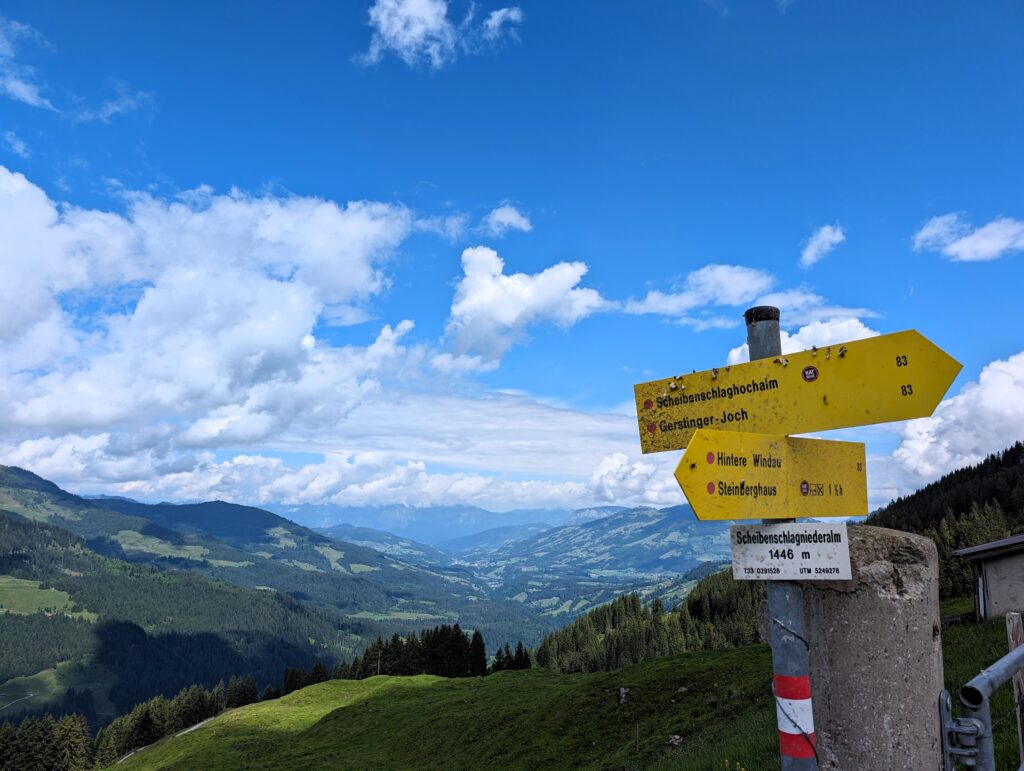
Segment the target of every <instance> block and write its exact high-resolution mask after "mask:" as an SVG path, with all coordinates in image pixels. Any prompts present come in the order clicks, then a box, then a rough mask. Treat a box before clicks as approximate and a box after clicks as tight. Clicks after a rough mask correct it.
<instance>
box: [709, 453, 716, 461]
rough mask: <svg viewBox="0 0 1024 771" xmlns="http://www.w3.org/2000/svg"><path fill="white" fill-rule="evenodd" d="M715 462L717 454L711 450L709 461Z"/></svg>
mask: <svg viewBox="0 0 1024 771" xmlns="http://www.w3.org/2000/svg"><path fill="white" fill-rule="evenodd" d="M714 462H715V454H714V453H713V452H709V453H708V463H714Z"/></svg>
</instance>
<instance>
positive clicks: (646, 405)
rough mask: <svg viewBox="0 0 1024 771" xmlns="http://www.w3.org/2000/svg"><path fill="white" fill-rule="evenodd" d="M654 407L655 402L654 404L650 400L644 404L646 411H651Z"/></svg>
mask: <svg viewBox="0 0 1024 771" xmlns="http://www.w3.org/2000/svg"><path fill="white" fill-rule="evenodd" d="M653 406H654V402H652V401H651V400H650V399H648V400H647V401H645V402H644V409H645V410H649V409H650V408H651V407H653Z"/></svg>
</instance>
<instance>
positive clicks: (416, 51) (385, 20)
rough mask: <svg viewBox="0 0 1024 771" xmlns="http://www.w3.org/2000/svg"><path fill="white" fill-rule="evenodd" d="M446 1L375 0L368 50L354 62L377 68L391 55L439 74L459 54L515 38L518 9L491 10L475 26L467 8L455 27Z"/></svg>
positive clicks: (520, 19) (371, 10)
mask: <svg viewBox="0 0 1024 771" xmlns="http://www.w3.org/2000/svg"><path fill="white" fill-rule="evenodd" d="M448 10H449V8H448V2H447V0H376V2H375V3H374V4H373V6H372V7H371V8H370V11H369V15H370V28H371V29H372V30H373V34H372V37H371V38H370V48H369V50H368V51H367V52H366V53H365V54H362V55H361V56H359V57H357V61H360V62H361V63H363V64H377V63H378V62H380V61H381V60H382V59H383V58H384V57H385V56H386V55H387V54H389V53H390V54H394V55H395V56H397V57H398V58H399V59H401V60H402V61H403V62H405V63H406V64H408V65H409V66H410V67H417V66H420V65H426V66H428V67H430V68H431V69H435V70H439V69H442V68H443V67H446V66H448V65H449V64H452V63H453V62H454V61H455V60H456V59H457V58H458V57H459V54H460V53H467V54H469V53H477V52H479V51H481V50H484V49H485V48H489V47H493V46H494V45H496V44H497V43H499V42H500V41H502V40H504V39H506V38H510V39H515V38H516V37H517V34H518V28H519V25H520V24H522V22H523V12H522V9H520V8H519V7H518V6H512V7H508V8H499V9H498V10H496V11H492V12H491V13H490V14H488V15H487V17H486V18H485V19H484V20H483V22H481V23H477V21H476V19H475V18H474V12H473V9H472V8H470V11H469V13H468V14H467V15H466V17H465V18H464V19H463V20H462V21H461V22H458V23H455V22H453V21H452V20H451V19H450V18H449V16H448Z"/></svg>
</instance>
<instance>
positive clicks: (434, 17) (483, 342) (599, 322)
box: [0, 0, 1024, 509]
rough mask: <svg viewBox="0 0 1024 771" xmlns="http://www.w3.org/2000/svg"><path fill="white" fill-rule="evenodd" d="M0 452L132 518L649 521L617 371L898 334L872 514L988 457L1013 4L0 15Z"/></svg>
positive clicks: (625, 379)
mask: <svg viewBox="0 0 1024 771" xmlns="http://www.w3.org/2000/svg"><path fill="white" fill-rule="evenodd" d="M0 17H2V21H0V25H2V26H0V166H2V167H3V171H2V173H0V226H2V227H0V270H2V276H3V278H4V281H3V284H4V285H5V289H6V291H5V290H4V289H0V300H2V301H3V302H4V304H5V305H6V307H7V308H8V309H9V310H10V312H11V315H10V316H9V318H8V323H6V324H3V325H0V359H2V360H3V361H2V363H0V378H2V380H0V396H3V397H4V398H5V400H6V401H7V402H8V403H9V404H11V405H12V409H11V410H10V411H9V414H8V415H7V416H5V417H4V418H0V462H7V463H16V464H18V465H24V466H27V467H29V468H32V469H33V470H36V471H38V472H39V473H41V474H44V475H45V476H48V477H50V478H53V479H55V480H57V481H59V482H61V483H63V484H66V485H68V486H70V487H72V488H73V489H76V490H82V491H90V492H101V491H102V492H117V493H124V494H130V495H135V496H138V497H141V498H169V499H178V500H185V499H193V498H209V497H221V498H228V499H232V500H238V501H244V502H251V503H260V502H263V503H269V502H288V503H298V502H315V503H320V502H325V501H333V502H337V503H359V504H362V503H391V502H405V503H411V504H416V505H426V504H429V503H474V504H478V505H483V506H487V507H491V508H496V509H508V508H516V507H520V506H530V507H535V506H573V505H589V504H591V503H606V502H619V503H641V502H647V503H656V504H670V503H676V502H680V501H681V493H680V492H679V490H678V488H677V487H676V486H675V482H674V480H673V479H672V478H671V473H670V472H671V468H672V466H673V465H674V463H675V462H676V459H675V458H674V457H668V456H669V455H672V454H662V455H659V456H641V455H640V453H639V446H638V441H637V439H636V428H635V422H634V419H633V417H632V415H631V413H630V409H631V408H630V401H631V397H632V385H633V383H634V382H637V381H640V380H647V379H651V378H654V377H661V376H667V375H671V374H673V373H675V372H677V371H683V370H687V369H704V368H708V367H711V366H715V365H718V364H720V363H723V362H725V361H726V360H727V359H728V358H729V357H730V356H731V357H732V358H733V360H736V359H737V358H738V357H740V356H742V353H741V352H739V351H735V350H734V349H736V348H737V347H738V346H740V345H741V344H742V342H743V339H744V330H743V327H742V323H741V319H740V314H741V313H742V311H743V310H744V308H746V307H747V306H748V305H750V304H753V303H755V302H759V301H769V302H775V303H777V304H779V305H780V307H782V312H783V322H784V326H785V327H786V329H787V333H788V340H787V344H788V345H790V347H792V348H794V349H796V348H800V347H806V346H809V345H811V344H815V343H821V342H823V341H831V342H839V341H842V340H845V339H852V338H853V337H860V336H864V335H867V334H872V333H878V332H881V333H884V332H891V331H897V330H901V329H907V328H917V329H919V330H920V331H922V332H923V333H924V334H925V335H926V336H928V337H929V338H930V339H932V340H933V341H934V342H936V343H937V344H939V345H940V346H941V347H943V348H945V349H946V350H947V351H949V352H950V353H951V354H952V355H953V356H955V357H956V358H958V359H959V360H960V361H961V362H963V364H964V369H963V371H962V373H961V375H960V377H959V378H958V380H957V382H956V383H955V384H954V386H953V388H952V389H951V390H950V393H949V396H950V401H949V402H947V403H946V404H944V405H943V407H941V408H940V410H939V411H938V412H937V413H936V416H935V417H934V418H932V419H929V420H926V421H916V422H912V423H910V424H901V425H891V426H886V427H877V428H871V429H862V430H855V431H846V432H836V433H835V436H836V438H840V437H842V438H850V439H858V440H861V441H866V442H867V443H868V451H869V454H870V456H871V458H872V462H871V463H872V465H871V466H870V467H869V470H870V472H871V473H870V475H869V484H870V487H871V498H872V502H873V503H875V504H878V503H882V502H884V501H885V500H888V498H890V497H891V496H893V495H895V494H899V493H903V492H908V491H910V490H913V489H915V488H916V487H917V486H919V485H920V484H922V483H923V482H925V481H928V480H929V479H932V478H934V477H935V476H936V475H938V474H941V473H943V472H945V471H948V470H950V469H951V468H954V467H956V466H957V465H961V464H963V463H967V462H973V461H976V460H978V459H980V458H981V457H983V456H984V455H985V454H986V453H989V452H992V451H995V450H998V449H1000V448H1002V447H1003V446H1005V445H1006V444H1008V443H1011V442H1013V441H1016V440H1018V439H1020V438H1022V435H1024V398H1022V397H1024V355H1022V349H1024V345H1022V336H1021V334H1020V331H1019V326H1018V325H1017V322H1016V316H1017V313H1016V310H1017V307H1018V304H1019V303H1018V297H1019V294H1020V285H1021V278H1022V276H1024V271H1022V270H1021V259H1022V257H1024V255H1022V254H1021V252H1022V251H1024V196H1022V180H1024V173H1022V172H1024V152H1022V143H1021V141H1020V137H1019V134H1020V126H1021V125H1022V124H1024V120H1022V119H1024V98H1022V96H1024V94H1022V90H1024V86H1022V82H1024V81H1022V79H1021V72H1022V70H1024V67H1022V65H1024V49H1022V48H1021V46H1020V45H1019V41H1020V40H1021V39H1022V35H1024V8H1022V7H1021V6H1020V5H1019V4H1017V3H1012V2H1002V3H999V2H992V3H985V4H978V3H968V2H958V3H952V2H947V3H935V2H930V3H924V2H920V3H900V4H892V3H884V2H865V3H856V4H853V3H831V2H811V1H810V0H792V1H790V2H783V1H782V0H779V2H772V0H764V1H763V2H761V1H757V2H755V1H754V0H749V1H748V2H728V1H727V0H708V2H683V1H682V0H675V1H673V2H652V3H646V4H637V3H621V2H594V3H587V4H585V5H584V4H579V3H569V2H564V3H563V2H559V3H552V2H546V3H531V2H528V1H527V2H520V3H518V4H516V5H505V4H501V3H482V2H481V3H477V4H475V5H472V6H471V5H470V4H468V3H460V2H455V1H454V0H453V1H452V2H450V3H446V2H444V1H443V0H417V1H413V0H373V1H372V0H366V1H365V2H349V3H343V4H339V3H321V4H314V3H305V4H301V5H300V6H299V7H295V4H274V3H261V4H259V5H257V6H255V7H254V8H253V9H252V10H251V11H249V12H248V13H247V14H245V15H241V14H240V13H239V12H238V10H237V9H236V8H233V7H230V6H227V5H226V6H220V7H209V6H208V4H198V3H196V4H191V5H189V4H155V3H147V4H138V3H108V4H105V5H104V8H103V10H102V13H100V12H98V10H97V8H96V7H95V6H92V7H90V6H86V5H82V4H75V3H48V4H45V5H44V4H39V3H18V2H7V3H3V4H2V5H0Z"/></svg>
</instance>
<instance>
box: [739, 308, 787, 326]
mask: <svg viewBox="0 0 1024 771" xmlns="http://www.w3.org/2000/svg"><path fill="white" fill-rule="evenodd" d="M743 318H744V319H746V321H747V326H748V327H749V326H750V325H751V324H756V323H757V322H759V321H778V320H779V309H778V308H776V307H774V306H772V305H757V306H755V307H753V308H748V309H747V310H745V311H744V312H743Z"/></svg>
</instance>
